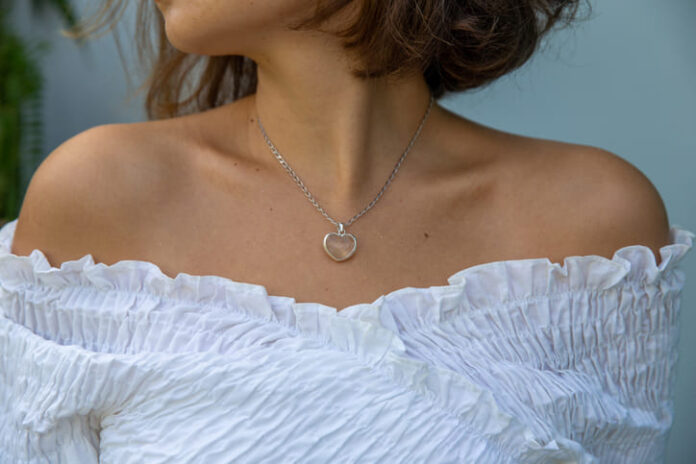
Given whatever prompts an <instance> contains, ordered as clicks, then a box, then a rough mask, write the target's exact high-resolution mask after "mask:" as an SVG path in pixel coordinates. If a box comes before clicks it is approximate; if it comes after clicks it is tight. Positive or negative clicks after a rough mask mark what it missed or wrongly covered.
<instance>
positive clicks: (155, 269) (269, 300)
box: [0, 219, 696, 322]
mask: <svg viewBox="0 0 696 464" xmlns="http://www.w3.org/2000/svg"><path fill="white" fill-rule="evenodd" d="M17 221H18V219H14V220H12V221H10V222H8V223H6V224H5V225H4V226H2V227H0V287H5V288H12V287H14V288H18V287H21V286H22V285H23V284H26V282H27V281H30V282H33V283H41V284H49V285H54V286H57V287H59V288H62V287H70V286H85V287H90V286H91V287H95V288H96V289H111V290H120V291H130V292H138V293H143V292H144V293H148V294H153V295H156V296H160V297H164V298H173V299H176V298H180V297H181V298H186V297H187V296H189V297H190V296H193V298H191V299H190V300H191V301H194V302H198V303H201V304H206V303H219V304H221V305H222V306H228V305H229V300H230V299H232V300H237V303H240V302H242V300H245V299H246V300H245V302H242V306H243V309H244V310H248V309H249V308H252V309H253V312H254V313H256V315H259V310H260V311H261V315H262V316H265V317H266V318H270V319H276V320H277V319H278V318H279V317H283V318H287V315H286V314H285V313H284V312H281V311H284V310H283V309H282V308H285V309H287V308H291V309H292V312H293V313H294V314H295V316H297V315H298V314H299V313H304V314H305V316H306V315H307V314H308V313H309V312H320V313H322V315H323V316H322V317H333V316H339V317H341V318H348V317H350V318H354V319H363V320H365V322H370V321H372V322H376V321H377V320H378V319H379V318H380V316H381V314H380V313H381V309H382V306H383V303H384V302H385V301H391V302H394V303H396V305H395V307H394V308H391V309H392V311H390V313H392V314H391V315H392V316H394V315H396V314H393V313H394V312H395V311H397V312H399V310H401V311H404V310H406V311H410V312H417V313H418V314H416V317H417V319H419V320H420V321H421V322H423V321H424V320H425V319H428V320H431V321H432V320H433V319H434V320H438V321H439V320H440V319H441V317H442V316H443V313H445V312H452V311H453V309H454V307H455V306H456V304H455V303H456V301H457V300H460V299H461V298H462V297H464V298H465V299H466V300H467V302H468V303H469V306H477V305H482V304H484V302H486V303H488V304H490V302H491V301H494V302H497V303H501V304H502V303H504V302H506V301H511V300H519V299H523V298H532V297H534V296H538V295H541V294H544V295H548V294H556V293H562V292H565V291H581V290H583V289H596V290H601V289H606V288H610V287H612V286H614V285H616V284H618V283H620V282H622V281H628V280H631V281H636V282H641V281H642V282H644V283H652V282H654V281H655V280H656V279H658V278H659V277H660V276H662V275H663V274H665V273H666V272H667V271H669V270H672V269H673V268H674V267H675V266H676V265H677V263H678V262H679V261H681V259H682V258H683V257H684V255H686V253H687V252H688V251H689V250H690V249H691V248H692V246H693V239H694V237H696V234H694V233H693V232H691V231H689V230H687V229H685V228H683V227H681V226H679V225H671V226H670V243H669V244H667V245H664V246H663V247H661V248H660V250H659V251H660V257H661V259H660V264H659V265H658V264H657V261H656V258H655V255H654V253H653V252H652V250H651V249H650V248H649V247H647V246H645V245H629V246H625V247H622V248H620V249H618V250H616V251H615V252H614V254H613V257H612V258H607V257H604V256H599V255H582V256H578V255H576V256H567V257H565V258H564V259H563V264H560V263H555V262H551V260H550V259H549V258H522V259H508V260H499V261H491V262H486V263H482V264H477V265H474V266H470V267H466V268H463V269H461V270H458V271H456V272H455V273H453V274H452V275H450V276H449V277H448V278H447V284H443V285H432V286H429V287H412V286H407V287H401V288H397V289H395V290H392V291H389V292H387V293H384V294H382V295H381V296H379V297H378V298H377V299H375V300H374V301H372V302H365V303H356V304H353V305H349V306H346V307H345V308H341V309H338V308H335V307H333V306H330V305H326V304H323V303H319V302H297V301H296V299H295V298H294V297H291V296H280V295H269V294H268V291H267V288H266V287H265V286H264V285H262V284H256V283H251V282H242V281H235V280H232V279H230V278H227V277H222V276H217V275H191V274H186V273H183V272H182V273H179V274H178V275H177V276H176V277H174V278H172V277H170V276H168V275H166V274H164V273H163V272H162V270H161V269H160V268H159V266H157V265H156V264H155V263H152V262H149V261H141V260H121V261H118V262H116V263H113V264H110V265H107V264H104V263H95V262H94V258H93V256H92V255H91V254H86V255H84V256H83V257H81V258H79V259H74V260H69V261H65V262H63V263H61V265H60V267H59V268H57V267H53V266H52V265H51V264H50V263H49V262H48V259H47V258H46V256H45V254H44V253H43V252H42V251H41V250H40V249H38V248H37V249H34V250H33V251H32V252H31V253H30V254H29V255H28V256H18V255H15V254H12V253H11V251H10V250H11V244H12V240H13V237H14V231H15V228H16V225H17ZM10 264H14V266H12V265H10ZM681 279H683V276H682V277H681ZM250 298H251V300H249V299H250ZM399 300H403V301H399ZM406 300H408V302H409V303H412V306H413V305H415V306H416V307H415V308H414V307H410V308H409V307H408V305H406V304H405V302H406ZM259 302H260V304H259ZM460 306H461V305H460ZM375 309H376V311H375ZM412 316H413V314H412ZM315 317H317V315H315ZM389 319H392V318H391V317H390V318H389ZM382 322H384V321H382Z"/></svg>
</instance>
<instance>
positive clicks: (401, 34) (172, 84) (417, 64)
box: [63, 0, 591, 119]
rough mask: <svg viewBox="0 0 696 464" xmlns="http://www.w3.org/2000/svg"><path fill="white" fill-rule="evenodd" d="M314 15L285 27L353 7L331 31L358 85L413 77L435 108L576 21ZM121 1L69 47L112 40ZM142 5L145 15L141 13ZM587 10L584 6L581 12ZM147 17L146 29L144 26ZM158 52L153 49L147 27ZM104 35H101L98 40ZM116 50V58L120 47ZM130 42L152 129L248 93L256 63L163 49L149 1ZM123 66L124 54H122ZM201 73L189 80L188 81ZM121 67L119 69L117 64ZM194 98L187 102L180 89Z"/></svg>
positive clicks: (341, 2)
mask: <svg viewBox="0 0 696 464" xmlns="http://www.w3.org/2000/svg"><path fill="white" fill-rule="evenodd" d="M316 1H317V4H316V6H315V10H314V15H313V16H311V17H309V18H306V20H304V21H302V22H300V23H298V24H295V25H293V27H292V29H294V30H303V29H312V28H315V27H316V26H320V25H322V24H323V23H324V21H325V20H327V19H329V18H330V17H332V16H333V15H334V14H336V13H338V12H339V11H340V10H342V9H343V8H344V7H346V6H348V5H349V4H352V3H354V2H358V3H359V4H358V5H357V6H359V10H358V15H357V19H356V20H355V21H354V22H353V23H351V24H349V25H348V26H347V27H345V28H344V29H341V30H339V31H332V33H333V34H335V35H336V36H337V37H339V38H341V39H343V46H344V48H345V49H346V50H348V51H350V52H352V53H355V54H356V55H357V56H358V57H359V58H360V62H361V63H362V64H363V67H362V68H360V69H354V70H353V74H354V75H355V76H356V77H358V78H361V79H367V78H370V77H381V76H391V77H395V76H399V75H403V74H406V73H408V72H413V71H414V70H418V71H419V72H421V73H422V74H423V77H424V78H425V81H426V83H427V85H428V86H429V88H430V90H431V92H432V93H433V95H434V96H435V98H436V99H439V98H440V97H442V96H443V95H444V94H445V93H446V92H458V91H465V90H468V89H473V88H478V87H483V86H485V85H487V84H489V83H491V82H492V81H494V80H495V79H497V78H498V77H501V76H503V75H504V74H507V73H508V72H510V71H512V70H514V69H517V68H519V67H520V66H522V65H523V64H524V63H525V62H527V60H528V59H529V58H530V57H531V55H532V54H533V52H534V51H535V50H536V49H537V48H538V45H539V43H540V39H541V38H542V37H543V36H544V35H545V34H546V33H547V32H548V31H550V30H551V29H552V28H553V26H554V25H555V24H557V23H558V22H560V21H564V22H565V25H566V26H567V25H570V24H571V22H572V21H573V20H574V19H576V15H577V11H578V6H579V3H580V1H579V0H390V1H387V0H316ZM125 3H126V2H125V1H124V0H104V2H103V6H102V8H101V9H100V10H99V11H98V12H97V13H96V14H94V15H93V16H92V17H90V18H88V19H87V20H85V21H83V22H81V23H80V24H78V26H77V27H76V28H75V29H73V30H71V31H64V32H63V33H64V34H65V35H68V36H70V37H80V38H84V37H89V36H96V35H97V33H98V31H99V30H100V29H104V28H106V31H105V32H108V31H111V30H112V29H113V27H114V25H115V24H116V23H117V22H118V20H119V19H120V18H121V16H122V14H123V7H124V5H125ZM148 4H149V6H150V8H149V9H148ZM587 5H588V7H589V8H591V7H590V5H589V3H588V4H587ZM153 15H154V16H155V18H154V19H153V17H152V16H153ZM153 22H154V24H155V34H156V43H152V37H151V31H152V23H153ZM102 35H103V34H102ZM115 39H116V44H117V46H118V48H119V52H120V51H121V49H120V44H119V41H118V37H117V36H115ZM136 39H137V45H138V46H137V49H138V57H139V62H140V64H141V65H144V66H145V67H146V69H147V71H148V77H147V79H146V80H145V82H144V83H143V85H141V86H140V87H139V89H138V90H142V89H143V88H146V89H147V96H146V99H145V109H146V112H147V115H148V117H149V118H150V119H160V118H167V117H173V116H177V115H181V114H185V113H190V112H196V111H203V110H206V109H210V108H213V107H216V106H219V105H221V104H224V103H227V102H230V101H234V100H237V99H238V98H242V97H244V96H246V95H249V94H252V93H254V92H255V91H256V84H257V76H256V63H255V62H254V61H253V60H251V59H249V58H247V57H245V56H240V55H228V56H205V55H194V54H189V53H184V52H181V51H179V50H177V49H175V48H174V47H173V46H172V45H171V44H170V43H169V41H168V39H167V37H166V34H165V30H164V20H163V18H162V15H161V14H159V12H158V11H157V10H156V7H154V6H153V2H152V1H148V0H140V3H139V5H138V10H137V21H136ZM121 57H122V61H123V54H122V53H121ZM200 66H202V67H203V69H202V72H201V73H200V74H199V75H198V76H195V77H193V78H192V72H193V71H194V70H195V69H196V68H197V67H200ZM124 67H125V62H124ZM187 85H188V86H192V87H193V90H192V91H191V92H190V95H189V96H187V97H186V98H183V97H182V93H183V92H184V91H185V90H186V89H185V87H186V86H187Z"/></svg>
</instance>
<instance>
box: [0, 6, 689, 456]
mask: <svg viewBox="0 0 696 464" xmlns="http://www.w3.org/2000/svg"><path fill="white" fill-rule="evenodd" d="M109 3H110V4H108V5H107V6H106V9H105V10H104V11H116V10H117V7H118V5H116V4H111V3H113V2H109ZM148 3H149V2H141V7H142V8H143V9H142V10H141V15H142V18H144V19H146V18H147V15H146V14H147V10H146V7H147V6H148ZM111 7H113V8H116V10H109V8H111ZM315 7H317V9H315ZM318 7H321V8H318ZM577 7H578V2H577V1H560V0H558V1H554V0H528V1H523V2H519V1H513V0H499V1H495V2H461V1H455V0H448V1H440V2H435V1H427V0H423V1H406V0H404V1H393V2H377V1H368V0H365V1H357V0H354V1H350V0H335V1H329V2H326V1H324V2H317V1H314V0H312V1H310V0H302V1H301V0H297V1H284V2H255V3H252V2H234V3H233V4H232V3H231V2H225V1H222V0H205V1H197V2H191V1H188V2H186V1H183V0H157V8H158V10H157V12H158V16H156V18H155V24H157V25H159V26H160V27H161V29H160V43H159V47H158V48H157V50H158V55H157V56H156V61H155V63H154V67H153V69H152V73H151V75H150V79H149V80H148V85H149V93H148V98H147V108H148V112H149V116H150V117H151V118H152V119H153V120H152V121H148V122H143V123H134V124H111V125H104V126H98V127H94V128H92V129H90V130H88V131H86V132H83V133H80V134H78V135H77V136H75V137H73V138H71V139H69V140H68V141H66V142H65V143H63V144H62V145H61V146H60V147H58V148H57V149H56V150H55V151H54V152H53V153H51V154H50V155H49V156H48V157H47V158H46V160H45V161H44V162H43V163H42V165H41V166H40V167H39V169H38V170H37V172H36V173H35V174H34V177H33V178H32V181H31V185H30V187H29V189H28V191H27V194H26V197H25V200H24V204H23V206H22V210H21V213H20V215H19V217H18V219H17V220H15V221H12V222H11V223H8V224H7V225H5V226H4V227H3V228H2V229H1V230H0V289H1V292H0V296H1V297H2V299H0V308H1V309H2V315H3V317H2V318H0V350H1V352H2V353H3V356H2V365H0V368H1V369H0V372H2V373H3V375H2V376H0V396H1V397H2V399H3V401H2V402H0V408H2V412H1V414H0V432H1V433H0V437H2V438H0V440H2V441H0V462H3V463H4V462H51V463H58V462H79V463H83V462H84V463H90V462H103V463H111V462H113V463H131V462H133V463H136V462H137V463H142V462H147V463H155V462H167V463H179V462H182V463H183V462H204V463H227V462H251V463H258V462H274V463H277V462H313V463H314V462H321V463H324V462H326V463H328V462H331V463H334V462H380V463H382V462H388V463H392V462H408V463H414V462H424V463H426V462H427V463H444V462H482V463H507V462H577V463H586V462H626V463H629V462H630V463H637V462H655V461H657V460H660V459H661V458H662V456H663V452H664V449H665V439H666V436H667V432H668V430H669V427H670V424H671V417H672V403H671V401H672V387H671V382H672V380H673V375H674V362H675V356H674V355H675V352H676V351H675V350H676V333H677V328H678V326H677V321H678V318H677V316H678V310H679V301H680V300H679V297H680V291H681V289H682V288H683V285H684V275H683V272H682V271H681V270H680V269H678V268H677V267H676V265H677V264H678V263H679V262H680V260H681V259H682V257H683V256H684V255H685V254H686V253H687V252H688V251H689V249H690V248H691V246H692V239H693V236H694V234H693V233H692V232H689V231H687V230H684V229H681V228H679V227H676V226H672V227H670V223H669V221H668V218H667V215H666V212H665V207H664V204H663V202H662V200H661V198H660V195H659V193H658V192H657V191H656V190H655V188H654V187H653V186H652V184H651V183H650V181H649V180H648V179H647V178H645V176H644V175H642V173H640V171H638V170H637V169H636V168H634V167H633V166H632V165H630V164H629V163H627V162H625V161H623V160H622V159H621V158H620V157H618V156H616V155H614V154H612V153H610V152H607V151H606V150H603V149H600V148H596V147H589V146H583V145H577V144H569V143H563V142H559V141H551V140H542V139H535V138H531V137H524V136H521V135H516V134H511V133H506V132H503V131H500V130H497V129H493V128H491V127H486V126H484V125H481V124H479V123H476V122H474V121H471V120H469V119H466V118H463V117H461V116H459V115H456V114H453V113H451V112H449V111H447V110H445V109H444V108H443V107H441V106H438V105H437V104H436V103H435V100H437V99H438V98H440V97H442V96H443V95H444V94H446V93H447V92H452V91H461V90H465V89H470V88H476V87H481V86H483V85H485V84H486V83H488V82H492V81H493V80H494V79H495V78H497V77H500V76H502V75H504V74H506V73H507V72H509V71H511V70H513V69H515V68H517V67H519V66H521V65H522V64H523V63H524V62H525V61H526V60H527V59H528V58H529V57H530V56H531V54H532V53H533V51H534V50H535V49H536V47H537V44H538V42H539V39H540V38H541V37H542V36H543V35H544V34H545V33H546V32H547V31H548V30H550V28H551V26H552V25H553V24H555V23H557V22H558V21H559V20H561V19H566V20H567V21H568V22H569V21H570V19H572V18H573V17H574V15H575V12H576V10H577ZM306 18H312V19H313V20H312V21H309V22H307V23H305V24H304V26H303V27H297V26H298V25H299V23H301V22H303V21H302V20H304V19H306ZM139 24H140V28H141V29H140V32H141V33H144V34H146V35H147V34H150V32H151V29H150V28H148V27H146V26H147V23H146V22H145V21H143V22H141V23H139ZM341 31H343V32H344V33H343V34H342V33H341ZM196 58H200V59H201V60H200V61H196ZM196 64H203V65H205V67H204V68H203V69H200V68H196V67H195V65H196ZM197 70H198V71H201V73H200V74H196V72H197ZM191 83H193V84H194V90H193V92H192V95H191V96H190V98H184V97H183V96H182V93H185V92H184V90H185V89H186V85H187V84H191ZM407 155H408V156H407ZM397 173H398V175H397ZM303 197H304V198H303ZM308 200H309V202H308ZM327 222H329V223H330V224H327ZM358 238H359V240H358ZM320 242H321V243H320ZM561 263H562V264H561ZM370 301H372V302H371V303H370Z"/></svg>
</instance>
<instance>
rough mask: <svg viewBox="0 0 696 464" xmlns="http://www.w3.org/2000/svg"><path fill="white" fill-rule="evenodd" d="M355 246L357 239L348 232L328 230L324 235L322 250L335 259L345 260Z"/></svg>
mask: <svg viewBox="0 0 696 464" xmlns="http://www.w3.org/2000/svg"><path fill="white" fill-rule="evenodd" d="M341 229H342V228H341ZM357 247H358V239H357V238H355V235H353V234H351V233H350V232H345V231H344V232H343V233H336V232H329V233H328V234H326V235H324V250H326V254H328V255H329V256H330V257H331V258H332V259H333V260H335V261H345V260H346V259H348V258H350V257H351V256H353V253H355V249H356V248H357Z"/></svg>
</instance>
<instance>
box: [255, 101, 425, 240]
mask: <svg viewBox="0 0 696 464" xmlns="http://www.w3.org/2000/svg"><path fill="white" fill-rule="evenodd" d="M434 100H435V98H434V97H433V95H432V94H431V95H430V103H429V104H428V109H427V110H426V112H425V115H424V116H423V119H422V120H421V122H420V124H419V125H418V129H417V130H416V133H415V134H414V136H413V137H412V138H411V142H410V143H409V144H408V147H407V148H406V151H404V153H403V154H402V155H401V157H400V158H399V161H398V162H397V163H396V166H395V167H394V169H393V170H392V172H391V175H390V176H389V178H388V179H387V182H386V183H385V184H384V186H383V187H382V189H381V190H380V191H379V193H378V194H377V196H376V197H375V198H374V199H373V200H372V201H371V202H370V204H368V205H367V206H366V207H365V208H364V209H363V210H362V211H360V212H359V213H358V214H356V215H355V216H353V217H352V218H351V219H350V220H349V221H348V222H344V223H339V222H336V221H335V220H334V219H333V218H331V217H330V216H329V215H328V214H327V213H326V211H324V208H322V207H321V206H319V203H317V201H316V200H315V199H314V196H313V195H312V194H311V193H310V192H309V190H308V189H307V187H305V185H304V182H302V179H300V178H299V177H298V175H297V174H296V173H295V171H294V170H293V169H292V168H291V167H290V165H288V163H287V161H285V158H283V156H282V155H281V154H280V152H278V150H277V149H276V147H275V145H273V142H271V139H270V138H269V137H268V135H266V131H265V130H264V128H263V125H262V124H261V118H260V117H259V116H258V115H257V117H256V120H257V122H258V126H259V128H260V129H261V133H262V134H263V137H264V139H265V140H266V144H267V145H268V146H269V147H270V149H271V151H272V152H273V155H274V156H275V157H276V159H277V160H278V161H279V162H280V164H281V165H282V166H283V167H284V168H285V170H286V171H288V173H289V174H290V175H291V176H292V178H293V179H294V180H295V183H296V184H297V185H298V186H299V187H300V188H301V189H302V191H303V192H304V194H305V196H306V197H307V199H309V201H310V202H312V204H313V205H314V206H315V207H316V208H317V209H318V210H319V212H321V214H322V215H323V216H324V217H325V218H326V219H328V220H329V221H331V223H332V224H333V225H335V226H336V227H339V230H343V227H348V226H349V225H351V224H352V223H353V222H354V221H355V220H357V219H358V218H359V217H360V216H362V215H363V214H365V213H366V212H367V211H368V210H369V209H370V208H372V207H373V206H374V205H375V203H377V201H378V200H379V199H380V197H381V196H382V194H383V193H384V191H385V190H386V189H387V187H389V184H390V183H391V181H392V179H393V178H394V176H395V175H396V173H397V172H398V171H399V167H401V163H402V162H403V161H404V159H405V158H406V155H407V154H408V152H409V151H411V147H413V144H414V143H415V141H416V139H417V138H418V135H420V132H421V129H423V125H424V124H425V121H426V119H427V118H428V115H429V114H430V110H431V108H432V106H433V101H434ZM341 224H342V226H343V227H342V226H341Z"/></svg>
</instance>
